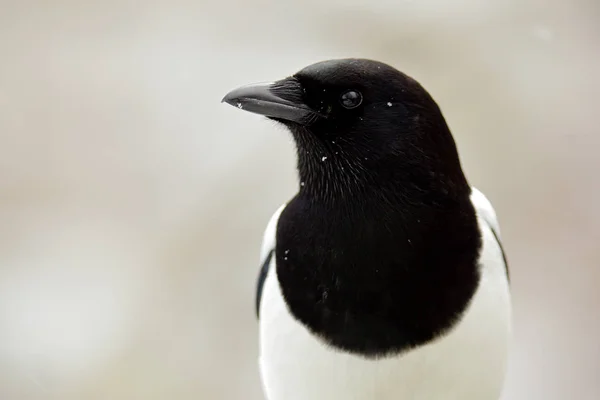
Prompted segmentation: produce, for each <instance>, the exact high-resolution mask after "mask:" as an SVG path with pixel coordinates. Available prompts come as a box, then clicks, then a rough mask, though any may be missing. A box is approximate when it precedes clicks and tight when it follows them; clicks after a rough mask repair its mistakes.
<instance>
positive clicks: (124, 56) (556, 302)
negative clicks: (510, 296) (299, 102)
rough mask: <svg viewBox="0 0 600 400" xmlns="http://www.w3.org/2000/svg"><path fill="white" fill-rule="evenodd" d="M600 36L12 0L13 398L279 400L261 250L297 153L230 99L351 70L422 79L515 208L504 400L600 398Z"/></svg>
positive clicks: (8, 184)
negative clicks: (261, 303) (322, 63)
mask: <svg viewBox="0 0 600 400" xmlns="http://www.w3.org/2000/svg"><path fill="white" fill-rule="evenodd" d="M599 23H600V3H598V1H596V0H588V1H584V0H578V1H567V0H564V1H558V0H554V1H541V0H540V1H534V0H518V1H517V0H513V1H502V0H494V1H484V0H481V1H475V0H458V1H446V0H434V1H425V0H419V1H392V0H387V1H378V2H359V1H355V0H344V1H342V0H335V1H325V0H302V1H278V2H274V1H267V0H262V1H260V0H255V1H246V0H224V1H218V2H209V1H199V0H196V1H168V0H159V1H148V2H133V1H115V0H106V1H96V2H91V1H88V2H82V1H74V0H72V1H68V0H64V1H60V0H55V1H38V2H32V1H25V0H21V1H18V0H15V1H7V0H0V221H1V222H2V223H1V224H0V399H2V400H22V399H23V400H26V399H36V400H37V399H40V400H42V399H43V400H46V399H60V400H63V399H64V400H71V399H73V400H83V399H85V400H88V399H89V400H95V399H98V400H100V399H102V400H104V399H106V400H109V399H110V400H121V399H123V400H132V399H133V400H135V399H148V400H153V399H183V400H187V399H217V400H218V399H227V400H230V399H244V400H257V399H262V394H261V389H260V383H259V380H258V369H257V363H256V361H257V334H256V321H255V318H254V309H253V307H254V304H253V298H254V284H255V277H256V274H257V270H258V260H257V258H258V248H259V244H260V240H261V235H262V231H263V228H264V226H265V224H266V222H267V221H268V219H269V217H270V215H271V213H272V212H273V211H274V210H275V209H276V208H277V206H279V204H280V203H281V202H283V201H285V200H286V199H288V198H289V197H290V196H291V195H292V194H293V193H294V191H295V188H296V185H297V183H296V180H295V179H296V178H295V171H294V163H295V161H294V151H293V146H292V143H291V139H290V137H289V135H287V134H286V132H284V131H283V130H282V129H280V128H279V127H277V126H275V124H273V123H270V122H268V121H266V120H264V119H262V118H260V117H258V116H253V115H250V114H248V113H243V112H240V111H238V110H235V109H234V108H232V107H229V106H226V105H222V104H220V100H221V98H222V96H223V95H224V94H225V93H226V92H227V91H228V90H229V89H232V88H234V87H236V86H238V85H242V84H245V83H250V82H256V81H265V80H273V79H277V78H281V77H284V76H286V75H288V74H291V73H293V72H295V71H296V70H297V69H299V68H301V67H303V66H305V65H307V64H310V63H312V62H315V61H319V60H322V59H327V58H333V57H346V56H361V57H370V58H375V59H379V60H382V61H386V62H389V63H391V64H393V65H395V66H396V67H398V68H399V69H401V70H403V71H405V72H407V73H408V74H410V75H412V76H414V77H415V78H417V79H418V80H420V81H421V82H422V83H423V85H425V86H426V87H427V88H428V89H429V90H430V92H431V93H432V94H433V96H434V97H435V98H436V99H437V100H438V102H439V103H440V105H441V106H442V109H443V111H444V113H445V115H446V117H447V119H448V122H449V124H450V126H451V128H452V130H453V132H454V135H455V137H456V140H457V143H458V145H459V148H460V153H461V156H462V160H463V163H464V168H465V170H466V172H467V175H468V177H469V178H470V180H471V182H472V183H473V184H475V185H477V186H479V187H480V188H481V189H482V190H484V191H485V193H486V194H487V195H488V197H489V198H490V199H491V200H492V201H493V202H494V204H495V207H496V209H497V212H498V215H499V218H500V221H501V225H502V229H503V238H504V242H505V246H506V250H507V252H508V255H509V259H510V262H511V266H512V288H513V293H514V308H515V324H516V326H515V339H514V347H513V353H512V359H511V364H510V373H509V378H508V381H507V385H506V390H505V396H504V399H505V400H509V399H510V400H538V399H539V400H563V399H567V400H569V399H578V400H587V399H590V400H592V399H598V398H600V344H599V337H600V316H599V314H600V313H599V306H600V304H599V303H600V295H599V294H598V290H597V287H598V284H599V283H600V282H599V280H600V271H599V268H598V267H599V261H600V255H599V250H598V247H597V245H598V239H599V237H600V235H599V227H600V212H599V211H598V210H599V208H598V205H599V204H600V185H599V183H598V172H599V164H600V163H599V162H598V159H599V158H598V155H597V154H598V151H599V146H600V136H599V133H598V128H597V122H596V121H597V120H598V116H599V114H600V100H599V99H600V78H599V77H598V73H599V71H600V50H599V49H600V43H599V42H600V24H599ZM478 350H479V349H473V351H478ZM332 400H335V399H332Z"/></svg>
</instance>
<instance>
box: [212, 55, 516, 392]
mask: <svg viewBox="0 0 600 400" xmlns="http://www.w3.org/2000/svg"><path fill="white" fill-rule="evenodd" d="M222 102H225V103H227V104H230V105H233V106H235V107H237V108H239V109H242V110H245V111H248V112H251V113H255V114H259V115H262V116H265V117H267V118H268V119H270V120H273V121H275V122H276V124H275V125H278V126H283V127H284V128H286V129H284V130H287V131H288V132H289V133H291V136H292V138H293V143H295V148H296V157H297V173H298V191H297V193H296V194H295V195H294V196H293V197H292V198H291V199H290V200H288V201H286V202H284V203H283V205H281V207H279V208H278V209H277V210H276V212H275V213H274V214H273V216H272V217H271V219H270V220H269V222H268V224H267V227H266V229H265V231H264V236H263V241H262V246H261V250H260V262H259V264H258V265H257V266H258V267H259V268H260V271H259V274H258V280H257V285H256V316H257V318H258V332H259V345H258V347H259V360H258V364H259V371H260V377H261V380H262V387H263V390H264V392H265V397H266V399H268V400H342V399H343V400H442V399H443V400H497V399H498V398H499V397H500V396H501V393H502V388H503V386H504V381H505V376H506V372H507V371H506V370H507V359H508V351H509V342H510V339H511V329H512V328H511V296H510V279H509V271H508V264H507V260H506V256H505V252H504V248H503V246H502V243H501V238H500V227H499V223H498V219H497V215H496V211H495V209H494V208H493V206H492V204H491V202H490V201H489V199H488V198H487V197H486V196H485V195H484V194H483V193H482V192H481V191H479V190H478V189H477V188H475V187H473V186H471V185H470V184H469V183H468V181H467V179H466V176H465V173H464V172H463V169H462V166H461V161H460V158H459V155H458V150H457V146H456V143H455V140H454V138H453V136H452V133H451V132H450V129H449V127H448V124H447V122H446V120H445V117H444V116H443V114H442V112H441V110H440V107H439V106H438V104H437V103H436V101H435V100H434V99H433V98H432V96H431V95H430V94H429V92H428V91H427V90H426V89H425V88H424V87H423V86H421V84H420V83H418V82H417V81H416V80H415V79H413V78H411V77H410V76H408V75H406V74H405V73H403V72H401V71H399V70H398V69H396V68H394V67H392V66H391V65H389V64H386V63H383V62H379V61H375V60H371V59H363V58H343V59H332V60H326V61H320V62H317V63H314V64H312V65H309V66H307V67H305V68H303V69H301V70H300V71H299V72H297V73H295V74H293V75H291V76H288V77H286V78H284V79H280V80H277V81H275V82H271V83H260V84H251V85H246V86H242V87H240V88H237V89H234V90H232V91H230V92H229V93H228V94H227V95H226V96H225V97H224V98H223V100H222Z"/></svg>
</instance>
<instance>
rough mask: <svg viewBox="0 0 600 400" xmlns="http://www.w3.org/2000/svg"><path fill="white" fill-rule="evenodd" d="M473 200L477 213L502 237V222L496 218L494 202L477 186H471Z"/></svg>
mask: <svg viewBox="0 0 600 400" xmlns="http://www.w3.org/2000/svg"><path fill="white" fill-rule="evenodd" d="M471 190H472V192H471V202H472V203H473V205H474V206H475V211H477V214H478V215H479V216H480V217H481V218H482V219H483V220H484V221H485V222H487V224H488V225H489V226H490V228H492V230H493V231H494V232H495V233H496V235H497V236H498V239H500V224H498V219H497V218H496V211H495V210H494V207H493V206H492V203H491V202H490V201H489V200H488V198H487V197H485V195H484V194H483V193H482V192H481V191H479V190H478V189H477V188H474V187H471Z"/></svg>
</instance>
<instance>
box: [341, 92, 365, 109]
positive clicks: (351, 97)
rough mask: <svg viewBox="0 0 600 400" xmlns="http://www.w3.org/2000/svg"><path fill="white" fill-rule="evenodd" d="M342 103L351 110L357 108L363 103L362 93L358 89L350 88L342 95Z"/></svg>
mask: <svg viewBox="0 0 600 400" xmlns="http://www.w3.org/2000/svg"><path fill="white" fill-rule="evenodd" d="M340 103H342V106H344V108H347V109H349V110H351V109H353V108H356V107H358V106H360V103H362V94H360V92H357V91H356V90H348V91H346V92H344V93H342V95H341V96H340Z"/></svg>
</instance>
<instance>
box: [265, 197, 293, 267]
mask: <svg viewBox="0 0 600 400" xmlns="http://www.w3.org/2000/svg"><path fill="white" fill-rule="evenodd" d="M286 205H287V204H282V205H281V206H280V207H279V208H278V209H277V211H275V213H274V214H273V216H272V217H271V219H270V220H269V223H268V224H267V228H266V229H265V233H264V235H263V241H262V246H261V248H260V265H262V264H263V263H264V262H265V260H266V259H267V256H268V255H269V253H270V252H271V250H273V249H275V237H276V234H277V221H278V220H279V216H280V215H281V212H282V211H283V209H284V208H285V206H286Z"/></svg>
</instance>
